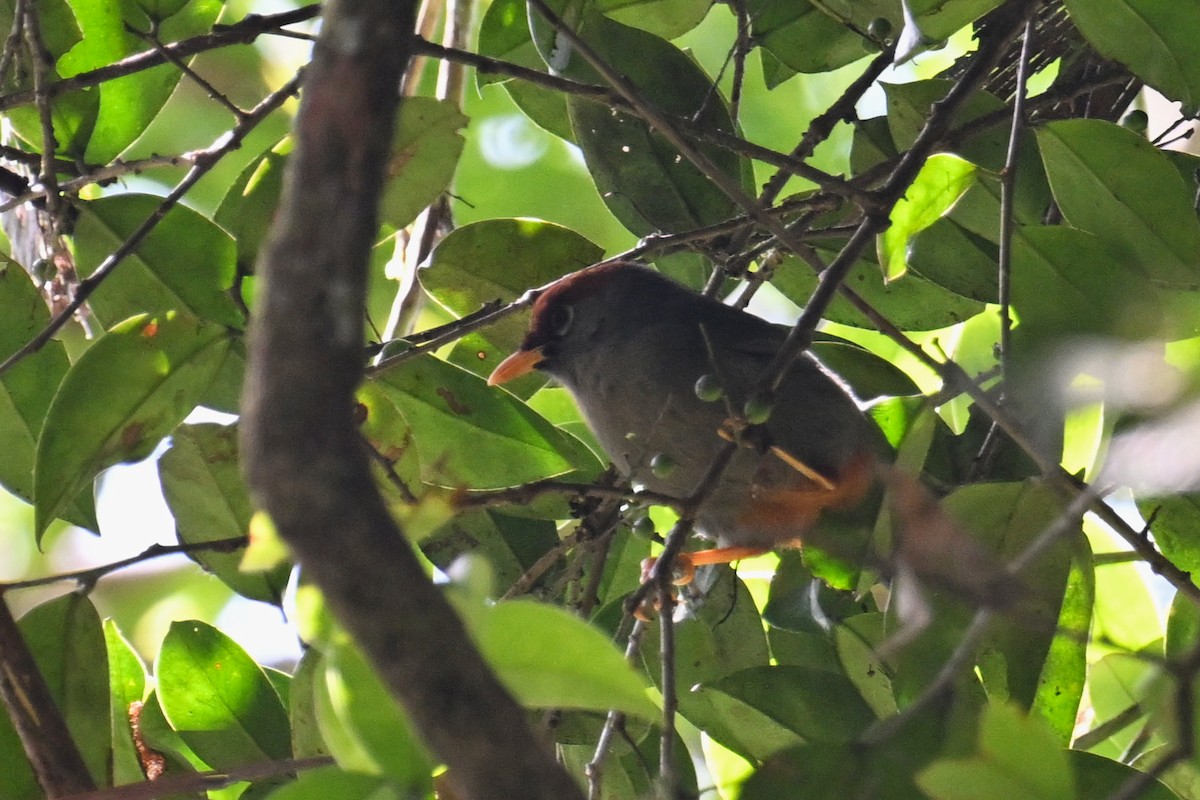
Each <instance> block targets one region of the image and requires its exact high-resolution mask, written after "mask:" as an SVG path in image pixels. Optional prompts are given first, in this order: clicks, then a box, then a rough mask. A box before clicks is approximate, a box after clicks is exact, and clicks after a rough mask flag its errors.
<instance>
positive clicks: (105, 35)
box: [57, 0, 223, 162]
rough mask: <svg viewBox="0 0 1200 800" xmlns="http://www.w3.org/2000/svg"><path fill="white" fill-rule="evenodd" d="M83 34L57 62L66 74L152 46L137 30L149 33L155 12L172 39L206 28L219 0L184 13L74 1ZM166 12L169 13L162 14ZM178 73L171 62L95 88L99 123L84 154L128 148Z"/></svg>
mask: <svg viewBox="0 0 1200 800" xmlns="http://www.w3.org/2000/svg"><path fill="white" fill-rule="evenodd" d="M71 6H72V9H73V10H74V12H75V17H76V19H77V20H78V22H79V26H80V28H81V29H82V34H83V35H82V38H81V40H80V42H79V44H77V45H76V46H75V47H73V48H72V49H71V50H70V52H68V53H65V54H64V55H63V57H62V58H60V59H59V60H58V64H57V67H58V71H59V74H60V75H62V77H64V78H68V77H71V76H73V75H76V74H78V73H81V72H86V71H88V70H91V69H95V68H97V67H102V66H105V65H108V64H113V63H115V62H117V61H120V60H121V59H123V58H125V57H127V56H130V55H132V54H134V53H136V52H140V51H143V50H147V49H150V47H151V45H150V44H149V43H147V42H145V41H144V40H143V39H142V38H141V37H139V36H137V35H136V34H135V33H134V31H143V32H144V31H148V30H149V29H150V19H149V18H148V17H147V16H146V12H152V13H155V15H156V16H157V17H158V19H159V20H162V22H161V24H160V25H159V26H158V27H159V30H158V32H157V34H158V37H159V39H160V40H161V41H164V42H169V41H173V40H176V39H182V38H187V37H190V36H196V35H199V34H202V33H206V32H208V31H209V30H210V29H211V28H212V25H213V23H214V22H216V20H217V17H218V16H219V15H220V13H221V10H222V7H223V4H222V3H221V2H220V1H219V0H192V2H190V3H188V4H187V9H186V12H185V13H175V12H176V11H178V10H179V9H172V8H170V7H169V6H168V7H165V8H162V9H155V8H154V7H153V6H151V7H150V8H146V7H144V6H141V7H139V6H138V5H137V4H134V3H130V4H119V3H93V2H89V1H88V0H71ZM162 12H169V13H166V14H163V15H161V16H159V14H161V13H162ZM180 75H181V73H180V71H179V69H178V68H177V67H175V66H174V65H172V64H164V65H162V66H160V67H156V68H153V69H149V70H142V71H139V72H136V73H134V74H131V75H126V76H124V77H120V78H115V79H112V80H108V81H105V82H104V83H103V84H102V85H101V86H99V87H97V88H96V89H94V90H93V93H94V94H98V95H99V101H100V102H99V107H98V109H97V118H96V122H95V127H94V129H93V130H92V131H91V133H90V136H89V140H88V143H87V152H86V154H85V157H86V158H87V159H88V160H89V161H93V162H105V161H109V160H110V159H112V158H114V157H115V156H117V155H119V154H120V153H121V151H123V150H124V149H125V148H126V147H128V146H129V145H130V144H131V143H132V142H133V141H134V140H135V139H137V138H138V136H140V135H141V133H142V131H143V130H145V128H146V126H147V125H148V124H149V123H150V121H151V120H152V119H154V117H155V116H156V115H157V114H158V112H159V111H160V110H161V109H162V107H163V105H164V104H165V103H166V102H167V99H168V98H169V97H170V96H171V93H172V92H173V91H174V90H175V86H176V84H178V82H179V78H180Z"/></svg>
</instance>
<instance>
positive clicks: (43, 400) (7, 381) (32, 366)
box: [0, 263, 98, 531]
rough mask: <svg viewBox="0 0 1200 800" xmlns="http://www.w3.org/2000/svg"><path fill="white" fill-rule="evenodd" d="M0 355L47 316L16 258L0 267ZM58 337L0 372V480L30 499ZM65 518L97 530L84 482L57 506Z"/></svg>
mask: <svg viewBox="0 0 1200 800" xmlns="http://www.w3.org/2000/svg"><path fill="white" fill-rule="evenodd" d="M0 308H3V309H4V313H0V356H3V357H5V358H7V357H8V356H9V355H11V354H12V353H15V352H16V351H17V350H18V349H20V348H21V347H22V346H23V345H24V344H25V343H26V342H28V341H29V340H30V339H32V338H33V337H34V336H35V335H36V334H37V333H38V332H39V331H41V330H42V328H44V327H45V326H46V324H47V323H48V322H49V321H50V312H49V311H48V310H47V309H46V303H45V301H44V300H43V299H42V296H41V294H40V293H39V292H38V291H37V289H36V288H35V287H34V285H33V283H32V281H30V280H29V278H28V277H27V276H26V275H25V274H24V272H22V271H21V268H20V267H18V266H17V265H16V264H11V263H10V264H8V265H7V266H5V267H3V268H0ZM68 366H69V365H68V363H67V355H66V351H65V350H64V348H63V346H62V343H61V342H59V341H56V340H51V341H49V342H47V343H46V346H45V347H43V348H42V349H41V350H39V351H37V352H36V353H32V354H30V355H29V356H27V357H26V358H24V359H23V360H22V361H20V362H18V363H17V364H16V365H15V366H13V367H12V368H11V369H9V370H8V371H7V372H5V373H4V374H3V375H0V452H2V453H4V457H3V458H0V486H3V487H4V488H5V489H7V490H8V491H10V492H12V493H13V494H15V495H16V496H17V497H20V498H21V499H22V500H24V501H25V502H27V503H32V502H33V459H34V453H35V451H36V448H37V440H38V436H40V435H41V432H42V421H43V420H44V419H45V417H46V412H47V411H48V410H49V408H50V402H51V400H52V399H53V398H54V393H55V391H56V390H57V389H58V384H59V383H60V382H61V381H62V378H63V375H65V374H66V373H67V368H68ZM62 515H63V517H64V518H65V519H67V520H68V521H70V522H73V523H75V524H76V525H81V526H83V527H85V528H88V529H89V530H93V531H94V530H96V529H97V527H98V525H97V523H96V510H95V503H94V501H93V498H92V492H91V491H90V490H89V489H88V488H87V487H85V488H84V490H83V491H81V492H80V494H79V496H78V497H76V498H75V499H74V501H73V502H72V503H71V504H70V505H68V506H67V507H66V508H65V509H64V510H63V512H62Z"/></svg>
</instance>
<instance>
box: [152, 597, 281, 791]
mask: <svg viewBox="0 0 1200 800" xmlns="http://www.w3.org/2000/svg"><path fill="white" fill-rule="evenodd" d="M154 674H155V676H156V677H157V679H158V695H159V702H160V703H161V705H162V710H163V713H164V714H165V715H166V718H167V721H168V722H169V723H170V724H171V728H172V729H173V730H175V731H176V732H177V733H178V734H179V736H180V737H182V739H183V741H184V742H186V743H187V745H188V746H189V747H190V748H191V749H192V750H193V751H195V753H196V755H198V756H199V757H200V758H202V759H204V761H205V762H206V763H207V764H208V765H209V766H211V767H212V768H214V769H217V770H221V769H229V768H232V767H236V766H239V765H241V764H251V763H254V762H256V761H270V760H275V759H281V758H290V757H291V754H292V748H291V741H290V734H289V732H288V720H287V712H286V711H285V710H284V707H283V703H282V702H280V699H279V695H278V694H277V693H276V691H275V689H274V687H272V686H271V682H270V680H268V679H267V676H266V674H264V673H263V671H262V668H261V667H259V666H258V665H257V664H255V663H254V660H253V659H251V658H250V656H248V655H247V654H246V652H245V651H244V650H242V648H240V647H238V645H237V643H236V642H234V641H233V640H232V639H230V638H229V637H228V636H226V635H225V634H223V633H221V632H220V631H219V630H217V629H216V628H213V627H211V626H209V625H206V624H205V623H203V622H200V621H198V620H192V621H190V622H173V623H171V627H170V629H169V630H168V631H167V635H166V637H165V638H164V639H163V642H162V647H161V648H160V649H159V652H158V660H157V662H156V663H155V667H154Z"/></svg>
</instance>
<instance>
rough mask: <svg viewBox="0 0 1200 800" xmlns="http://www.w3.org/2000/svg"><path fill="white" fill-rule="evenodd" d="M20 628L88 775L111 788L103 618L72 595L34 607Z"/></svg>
mask: <svg viewBox="0 0 1200 800" xmlns="http://www.w3.org/2000/svg"><path fill="white" fill-rule="evenodd" d="M19 627H20V629H21V636H22V637H23V638H24V639H25V643H26V645H28V647H29V651H30V653H31V654H32V655H33V658H34V661H36V662H37V666H38V671H39V672H41V673H42V678H43V679H44V680H45V681H46V686H47V687H48V688H49V689H50V696H51V697H53V698H54V701H55V703H57V704H58V710H59V713H61V714H62V717H63V720H64V721H65V722H66V723H67V728H68V729H69V730H70V732H71V739H72V740H73V741H74V742H75V745H76V747H78V748H79V754H80V755H81V756H82V757H83V762H84V763H85V764H86V765H87V768H88V772H89V773H91V776H92V779H93V780H94V781H96V783H97V785H105V784H106V783H107V782H108V780H107V776H108V774H109V765H110V761H111V759H112V727H111V725H110V723H109V720H110V718H111V716H110V708H111V703H110V693H109V675H108V672H109V669H108V654H107V650H106V648H105V643H104V630H103V628H102V627H101V624H100V616H99V615H98V614H97V613H96V609H95V607H94V606H93V605H92V603H91V601H90V600H88V599H87V598H86V597H84V596H82V595H79V594H68V595H64V596H62V597H59V598H57V599H55V600H51V601H50V602H48V603H44V604H42V605H40V606H38V607H36V608H34V609H33V610H32V611H30V612H29V613H28V614H26V615H25V616H23V617H21V619H20V622H19Z"/></svg>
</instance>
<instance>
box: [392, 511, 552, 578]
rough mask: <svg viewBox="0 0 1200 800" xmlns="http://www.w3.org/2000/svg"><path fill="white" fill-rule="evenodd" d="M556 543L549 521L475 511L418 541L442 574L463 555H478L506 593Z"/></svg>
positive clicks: (459, 515) (453, 520) (459, 517)
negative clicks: (483, 558)
mask: <svg viewBox="0 0 1200 800" xmlns="http://www.w3.org/2000/svg"><path fill="white" fill-rule="evenodd" d="M410 535H411V534H410ZM558 543H559V538H558V531H557V528H556V526H555V524H554V523H553V522H552V521H550V520H545V519H523V518H520V517H512V516H507V515H505V514H498V513H496V512H494V511H488V510H478V511H468V512H466V513H462V514H456V515H454V517H453V518H452V519H450V521H449V522H447V523H446V524H445V525H443V526H441V527H439V528H438V529H437V530H436V531H434V533H433V534H432V535H430V536H428V537H425V538H423V539H421V541H420V546H421V552H422V553H424V554H425V557H426V558H428V559H429V560H430V561H431V562H433V564H434V565H435V566H437V567H439V568H440V569H443V570H445V569H447V568H449V566H450V565H451V564H453V563H454V561H455V560H456V559H458V558H459V557H460V556H462V555H464V554H466V553H476V554H478V555H482V556H484V557H485V558H486V559H487V560H488V562H489V563H490V564H491V566H492V569H493V570H494V571H495V575H496V584H497V585H498V586H499V587H501V589H507V588H508V587H509V586H512V584H513V583H514V582H515V581H516V580H517V579H518V578H520V577H521V575H522V574H523V573H524V572H525V570H527V569H528V568H529V567H531V566H532V565H533V563H534V562H535V561H536V560H537V559H538V557H539V556H541V555H544V554H545V553H546V552H547V551H548V550H550V549H551V548H552V547H554V546H555V545H557V544H558ZM551 574H554V573H551Z"/></svg>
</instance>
